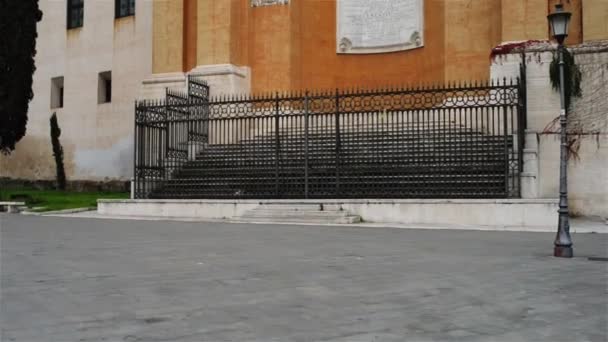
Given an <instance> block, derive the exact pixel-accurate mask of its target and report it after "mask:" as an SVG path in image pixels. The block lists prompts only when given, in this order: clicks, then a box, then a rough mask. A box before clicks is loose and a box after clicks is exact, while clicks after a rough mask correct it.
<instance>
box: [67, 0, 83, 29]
mask: <svg viewBox="0 0 608 342" xmlns="http://www.w3.org/2000/svg"><path fill="white" fill-rule="evenodd" d="M67 3H68V29H72V28H76V27H82V22H83V17H84V0H68V1H67Z"/></svg>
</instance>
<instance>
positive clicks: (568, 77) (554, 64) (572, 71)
mask: <svg viewBox="0 0 608 342" xmlns="http://www.w3.org/2000/svg"><path fill="white" fill-rule="evenodd" d="M549 77H550V79H551V85H552V86H553V89H554V90H555V91H559V57H558V53H555V54H553V60H552V61H551V65H550V66H549ZM582 78H583V75H582V73H581V70H580V68H579V67H578V65H576V63H575V62H574V56H573V55H572V54H571V53H570V51H568V49H566V48H564V83H565V86H564V93H565V94H566V96H565V99H566V108H567V109H569V108H570V104H571V103H572V102H571V101H572V97H573V96H574V97H581V95H582V91H581V80H582Z"/></svg>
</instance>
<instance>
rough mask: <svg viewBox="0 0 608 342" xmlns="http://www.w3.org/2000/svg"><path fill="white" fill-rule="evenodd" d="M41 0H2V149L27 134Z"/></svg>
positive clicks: (11, 149) (8, 151) (0, 149)
mask: <svg viewBox="0 0 608 342" xmlns="http://www.w3.org/2000/svg"><path fill="white" fill-rule="evenodd" d="M41 19H42V12H41V11H40V10H39V8H38V0H0V152H2V153H5V154H8V153H10V152H11V151H13V150H14V149H15V144H16V143H17V142H18V141H19V140H21V138H23V136H25V128H26V124H27V111H28V106H29V102H30V100H31V99H32V98H33V96H34V95H33V93H32V75H33V74H34V70H36V67H35V65H34V56H35V55H36V37H37V36H38V34H37V32H36V23H37V22H38V21H40V20H41Z"/></svg>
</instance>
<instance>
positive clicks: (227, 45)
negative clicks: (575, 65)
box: [143, 0, 608, 95]
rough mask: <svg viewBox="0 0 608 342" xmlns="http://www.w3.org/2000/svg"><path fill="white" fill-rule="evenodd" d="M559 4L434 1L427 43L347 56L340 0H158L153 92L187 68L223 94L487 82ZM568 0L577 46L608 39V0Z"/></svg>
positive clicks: (426, 13)
mask: <svg viewBox="0 0 608 342" xmlns="http://www.w3.org/2000/svg"><path fill="white" fill-rule="evenodd" d="M380 2H385V3H386V1H380ZM559 2H560V0H522V1H508V0H484V1H470V0H425V1H421V3H422V5H423V6H422V7H423V8H422V11H423V30H424V46H422V47H420V48H417V49H411V50H405V51H397V52H390V53H373V54H341V53H338V52H337V49H336V48H337V47H336V34H337V32H336V31H337V26H338V25H337V24H338V23H337V17H338V16H339V15H338V13H337V12H338V11H337V8H338V6H337V2H336V1H335V0H325V1H314V0H310V1H309V0H289V1H286V0H285V1H278V0H264V1H259V0H222V1H201V0H199V1H197V0H176V1H158V2H155V4H154V11H153V15H154V20H153V21H154V24H153V26H154V41H153V52H152V55H153V74H154V76H153V77H152V80H154V81H152V80H150V82H149V83H148V84H149V85H150V87H148V88H146V90H147V91H148V92H147V93H144V94H143V95H152V94H154V93H155V92H154V91H152V90H150V89H154V86H153V84H156V85H157V86H159V87H160V88H162V87H163V86H164V85H166V84H169V85H174V86H175V85H177V84H179V83H180V82H183V73H184V72H190V73H194V74H198V75H203V76H207V77H208V79H209V81H210V82H211V85H212V86H215V87H212V88H215V92H216V93H220V92H237V93H238V92H245V93H247V92H253V93H263V92H271V91H282V90H283V91H285V90H300V89H334V88H346V87H353V86H367V87H377V86H386V85H391V84H404V83H409V84H420V83H435V84H441V83H445V82H448V81H459V80H485V79H488V77H489V75H490V74H489V70H490V59H489V55H490V51H491V49H492V48H493V47H495V46H497V45H498V44H501V43H502V42H508V41H520V40H547V39H549V27H548V23H547V18H546V17H547V15H548V14H549V12H550V11H552V9H553V7H554V4H556V3H559ZM562 2H564V5H565V7H566V10H569V11H571V12H572V13H573V16H572V24H571V28H570V36H569V37H568V39H567V44H569V45H575V44H579V43H581V42H583V41H591V40H596V39H605V38H607V37H608V27H606V20H605V18H606V15H607V13H608V3H607V2H605V1H602V0H568V1H562ZM372 3H373V2H372ZM180 80H181V81H180ZM153 82H161V83H160V85H159V83H153ZM213 91H214V89H212V92H213Z"/></svg>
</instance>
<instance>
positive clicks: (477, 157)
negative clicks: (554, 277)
mask: <svg viewBox="0 0 608 342" xmlns="http://www.w3.org/2000/svg"><path fill="white" fill-rule="evenodd" d="M279 137H280V139H279V145H280V148H279V151H278V153H277V149H276V146H277V145H276V136H275V134H274V132H267V134H263V135H260V136H251V137H248V138H246V139H243V140H240V141H238V142H235V143H231V144H207V145H206V146H205V147H204V148H203V149H202V150H201V151H200V152H199V153H197V154H196V156H194V158H193V159H192V160H189V161H187V162H186V163H185V164H184V165H183V166H182V167H181V169H179V170H176V172H175V173H174V174H172V177H171V179H169V180H168V181H167V182H165V183H164V184H163V185H162V186H161V187H159V188H158V189H156V190H155V191H154V192H152V193H151V194H150V198H157V199H171V198H175V199H201V198H210V199H213V198H215V199H221V198H256V199H257V198H260V199H263V198H268V199H271V198H304V196H303V194H304V187H305V181H304V178H305V158H304V154H305V134H304V132H303V130H297V129H291V130H289V131H284V132H283V131H281V132H280V135H279ZM340 141H341V143H340V157H339V161H338V162H337V160H336V136H335V132H334V131H333V130H332V129H327V130H314V131H312V132H311V133H310V134H309V135H308V190H309V194H310V196H309V198H366V197H367V198H370V197H375V198H380V197H383V198H480V197H481V198H501V197H507V195H506V194H505V189H506V188H507V184H506V182H507V181H508V180H507V179H506V177H505V170H506V169H507V167H508V163H509V161H508V160H507V158H506V153H505V152H507V151H508V152H509V153H512V151H513V139H512V137H511V136H508V137H507V138H505V136H503V135H491V134H483V133H480V132H476V131H473V130H470V129H465V128H461V127H457V126H455V125H448V126H441V125H437V126H435V127H434V128H432V129H424V130H421V129H417V128H416V127H411V128H407V127H405V128H403V127H402V128H400V129H399V130H374V129H361V128H360V127H351V128H349V127H343V128H342V132H341V136H340ZM277 157H278V159H277ZM277 164H278V166H279V167H278V170H277ZM277 172H278V181H277ZM367 194H369V195H367ZM378 194H382V195H381V196H378ZM323 215H325V214H323Z"/></svg>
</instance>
